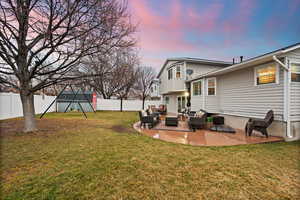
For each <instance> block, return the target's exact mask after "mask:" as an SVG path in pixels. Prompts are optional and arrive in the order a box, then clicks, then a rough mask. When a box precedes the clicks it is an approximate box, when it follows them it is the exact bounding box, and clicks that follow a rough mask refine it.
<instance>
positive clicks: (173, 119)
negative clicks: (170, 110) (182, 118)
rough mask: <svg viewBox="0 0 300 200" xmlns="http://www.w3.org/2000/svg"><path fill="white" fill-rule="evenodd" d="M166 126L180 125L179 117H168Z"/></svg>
mask: <svg viewBox="0 0 300 200" xmlns="http://www.w3.org/2000/svg"><path fill="white" fill-rule="evenodd" d="M165 125H166V126H177V125H178V117H177V116H166V121H165Z"/></svg>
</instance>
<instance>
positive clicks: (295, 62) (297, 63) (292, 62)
mask: <svg viewBox="0 0 300 200" xmlns="http://www.w3.org/2000/svg"><path fill="white" fill-rule="evenodd" d="M292 64H296V65H300V62H297V61H290V73H289V76H290V83H300V82H297V81H292V73H293V72H292ZM294 73H295V74H300V72H294Z"/></svg>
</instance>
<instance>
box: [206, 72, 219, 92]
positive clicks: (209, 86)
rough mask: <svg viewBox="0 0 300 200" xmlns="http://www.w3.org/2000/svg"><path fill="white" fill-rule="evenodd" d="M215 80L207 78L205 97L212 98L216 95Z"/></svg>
mask: <svg viewBox="0 0 300 200" xmlns="http://www.w3.org/2000/svg"><path fill="white" fill-rule="evenodd" d="M216 87H217V79H216V78H215V77H214V78H209V79H207V95H209V96H213V95H216Z"/></svg>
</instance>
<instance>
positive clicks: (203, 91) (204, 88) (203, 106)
mask: <svg viewBox="0 0 300 200" xmlns="http://www.w3.org/2000/svg"><path fill="white" fill-rule="evenodd" d="M205 85H206V78H205V77H203V79H202V109H203V110H206V109H205V96H206V87H205Z"/></svg>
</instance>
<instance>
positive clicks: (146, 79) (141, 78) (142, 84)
mask: <svg viewBox="0 0 300 200" xmlns="http://www.w3.org/2000/svg"><path fill="white" fill-rule="evenodd" d="M155 76H156V72H155V70H154V68H152V67H139V74H138V82H137V87H136V89H137V90H138V91H140V94H141V98H142V101H143V109H144V108H145V100H146V98H147V97H149V95H150V91H151V83H152V81H153V80H154V79H155Z"/></svg>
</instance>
